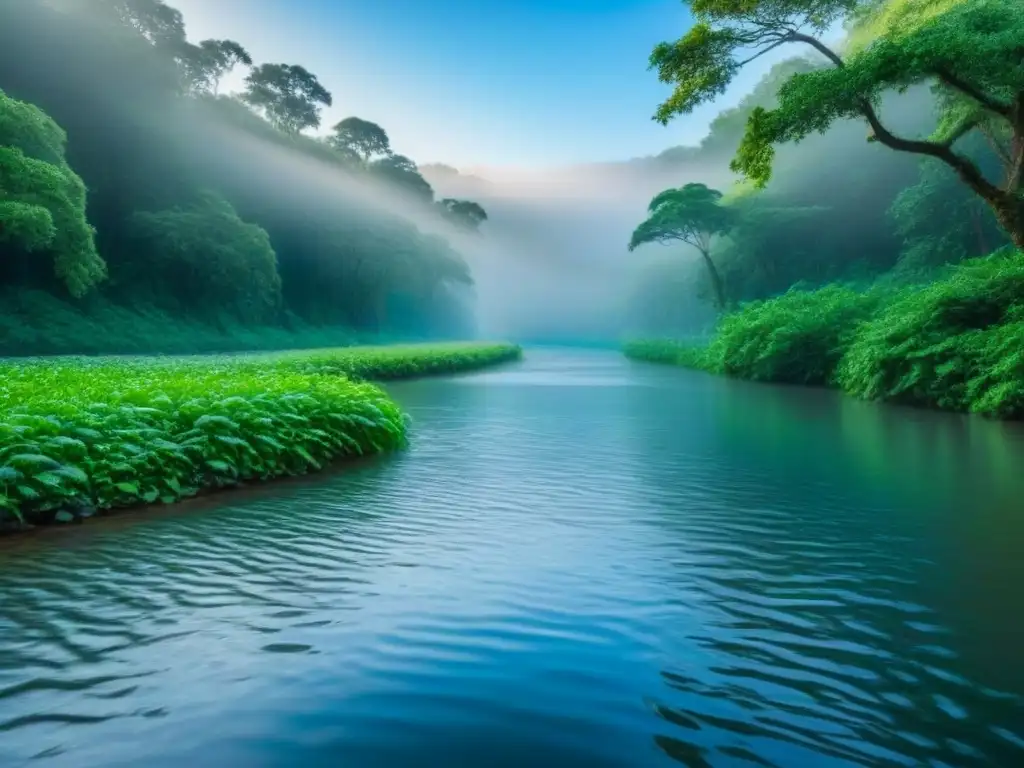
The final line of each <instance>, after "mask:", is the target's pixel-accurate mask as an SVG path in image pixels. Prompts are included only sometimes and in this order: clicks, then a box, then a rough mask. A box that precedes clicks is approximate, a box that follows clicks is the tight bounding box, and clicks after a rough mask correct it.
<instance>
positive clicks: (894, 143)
mask: <svg viewBox="0 0 1024 768" xmlns="http://www.w3.org/2000/svg"><path fill="white" fill-rule="evenodd" d="M860 107H861V112H862V114H863V115H864V117H865V118H866V119H867V121H868V125H870V126H871V130H872V131H874V134H875V139H877V140H878V142H879V143H881V144H884V145H885V146H887V147H889V149H894V150H896V151H897V152H909V153H911V154H915V155H927V156H929V157H934V158H936V159H937V160H941V161H942V162H944V163H945V164H946V165H948V166H949V167H950V168H952V169H953V170H954V171H956V174H957V176H959V177H960V179H961V180H962V181H963V182H964V183H965V184H966V185H967V186H969V187H970V188H971V189H973V190H974V191H975V192H976V193H977V194H978V195H979V196H981V197H982V198H983V199H984V200H995V199H998V198H1000V197H1002V190H1000V189H999V187H997V186H996V185H995V184H993V183H992V182H990V181H989V180H988V179H986V178H985V177H984V175H983V174H982V173H981V170H980V169H979V168H978V166H977V165H975V164H974V163H973V162H972V161H971V160H969V159H968V158H966V157H964V156H963V155H958V154H957V153H956V152H954V151H953V150H952V149H950V148H949V147H948V146H946V145H945V144H938V143H936V142H934V141H921V140H917V139H904V138H901V137H900V136H896V135H895V134H893V133H892V132H891V131H889V129H887V128H886V127H885V126H884V125H882V121H881V120H879V118H878V114H877V113H876V112H875V108H874V107H873V106H872V105H871V102H870V101H868V100H867V99H864V100H862V101H861V104H860Z"/></svg>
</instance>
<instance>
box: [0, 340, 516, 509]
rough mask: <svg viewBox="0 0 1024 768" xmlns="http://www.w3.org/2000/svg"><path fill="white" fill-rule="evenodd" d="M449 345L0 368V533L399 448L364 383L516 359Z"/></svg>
mask: <svg viewBox="0 0 1024 768" xmlns="http://www.w3.org/2000/svg"><path fill="white" fill-rule="evenodd" d="M519 354H520V350H519V348H518V347H515V346H513V345H499V344H468V343H467V344H449V345H422V346H407V347H395V348H362V349H358V348H353V349H340V350H325V351H320V352H313V353H302V352H291V353H282V354H265V355H244V356H243V355H238V356H215V357H188V358H173V357H168V358H56V359H52V360H45V359H34V360H28V361H25V362H17V363H16V362H12V361H6V362H3V363H0V525H7V526H10V525H11V524H21V523H39V522H50V521H52V520H58V521H62V520H70V519H73V518H74V517H75V515H76V514H79V515H80V514H86V515H88V514H92V513H93V512H95V511H98V510H106V509H111V508H115V507H126V506H133V505H137V504H147V503H157V502H162V503H173V502H175V501H178V500H180V499H183V498H187V497H189V496H193V495H195V494H196V493H199V492H200V491H202V490H205V489H215V488H220V487H223V486H228V485H234V484H237V483H239V482H244V481H259V480H267V479H270V478H274V477H280V476H286V475H287V476H290V475H301V474H304V473H307V472H310V471H312V470H317V469H320V468H321V467H323V466H324V465H325V464H327V463H328V462H330V461H333V460H336V459H340V458H344V457H350V456H362V455H369V454H375V453H380V452H384V451H389V450H394V449H397V448H400V447H402V446H403V445H404V444H405V441H406V427H405V421H404V419H403V415H402V413H401V411H400V410H399V408H398V406H397V405H396V404H395V403H394V402H393V401H392V400H391V399H390V398H389V397H388V396H387V395H386V394H385V393H384V391H383V390H381V389H380V388H379V387H377V386H376V385H373V384H370V383H367V382H360V381H357V380H354V379H352V378H350V377H349V376H348V375H345V374H352V375H358V376H361V377H366V378H399V377H403V376H416V375H424V374H429V373H440V372H452V371H458V370H466V369H468V368H473V367H480V366H482V365H487V364H491V363H496V362H499V361H502V360H508V359H512V358H515V357H518V356H519Z"/></svg>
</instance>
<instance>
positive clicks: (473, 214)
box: [437, 197, 487, 232]
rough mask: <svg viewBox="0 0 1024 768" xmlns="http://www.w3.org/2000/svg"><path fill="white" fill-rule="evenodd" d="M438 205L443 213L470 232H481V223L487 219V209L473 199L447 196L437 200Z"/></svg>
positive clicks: (456, 224) (445, 216)
mask: <svg viewBox="0 0 1024 768" xmlns="http://www.w3.org/2000/svg"><path fill="white" fill-rule="evenodd" d="M437 207H438V208H439V209H440V210H441V215H442V216H443V217H444V218H446V219H447V220H448V221H450V222H451V223H452V224H454V225H455V226H457V227H460V228H462V229H467V230H469V231H470V232H479V231H480V225H481V224H483V223H484V222H485V221H487V211H485V210H484V209H483V206H481V205H480V204H479V203H474V202H473V201H472V200H456V199H455V198H451V197H446V198H444V199H443V200H438V201H437Z"/></svg>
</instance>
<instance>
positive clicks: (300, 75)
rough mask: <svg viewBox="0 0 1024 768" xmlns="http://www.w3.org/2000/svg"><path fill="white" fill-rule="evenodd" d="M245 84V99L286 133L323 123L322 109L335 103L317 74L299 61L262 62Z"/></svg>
mask: <svg viewBox="0 0 1024 768" xmlns="http://www.w3.org/2000/svg"><path fill="white" fill-rule="evenodd" d="M245 86H246V89H245V93H243V94H242V100H243V101H245V103H246V104H248V105H250V106H251V107H253V108H254V109H257V110H260V111H261V112H262V113H263V114H264V115H266V117H267V119H268V120H270V122H271V123H273V124H274V125H275V126H276V127H277V128H279V129H281V130H282V131H285V132H286V133H298V132H299V131H303V130H305V129H306V128H317V127H319V125H320V109H321V108H322V107H329V106H331V104H333V103H334V102H333V98H332V96H331V93H330V91H328V90H327V89H326V88H324V87H323V86H322V85H321V84H320V81H319V80H317V77H316V75H314V74H313V73H312V72H309V71H308V70H307V69H306V68H305V67H301V66H299V65H298V64H261V65H260V66H258V67H256V68H254V69H253V70H252V71H251V72H250V73H249V75H248V76H247V77H246V78H245Z"/></svg>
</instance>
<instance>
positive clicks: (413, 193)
mask: <svg viewBox="0 0 1024 768" xmlns="http://www.w3.org/2000/svg"><path fill="white" fill-rule="evenodd" d="M370 171H371V172H372V173H373V174H374V175H375V176H377V177H378V178H380V179H385V180H386V181H388V182H389V183H390V184H392V185H393V186H394V187H395V188H396V189H398V190H401V191H402V192H404V193H406V194H407V195H409V196H410V197H412V198H414V199H416V200H419V201H421V202H424V203H431V202H433V200H434V190H433V188H432V187H431V186H430V183H429V182H428V181H427V180H426V179H424V178H423V176H422V175H421V174H420V171H419V168H417V167H416V163H414V162H413V161H412V160H410V159H409V158H408V157H406V156H405V155H394V154H392V155H387V156H385V157H381V158H378V159H377V160H374V161H373V162H372V163H370Z"/></svg>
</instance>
